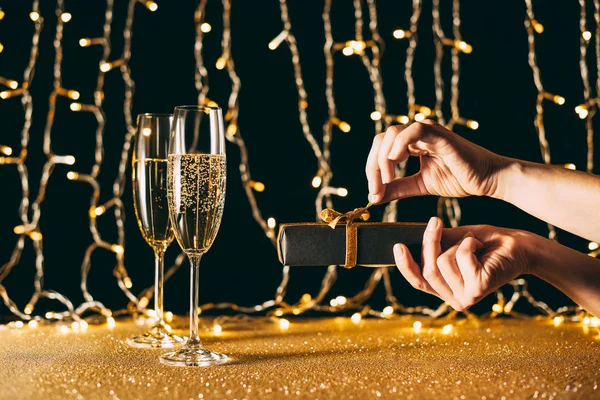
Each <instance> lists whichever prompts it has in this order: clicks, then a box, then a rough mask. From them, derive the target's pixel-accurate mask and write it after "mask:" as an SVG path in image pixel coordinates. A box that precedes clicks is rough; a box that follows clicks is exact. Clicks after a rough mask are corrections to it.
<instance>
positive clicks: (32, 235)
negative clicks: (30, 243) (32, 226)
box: [29, 231, 42, 242]
mask: <svg viewBox="0 0 600 400" xmlns="http://www.w3.org/2000/svg"><path fill="white" fill-rule="evenodd" d="M29 237H30V238H31V240H34V241H36V242H37V241H40V240H42V233H41V232H38V231H33V232H29Z"/></svg>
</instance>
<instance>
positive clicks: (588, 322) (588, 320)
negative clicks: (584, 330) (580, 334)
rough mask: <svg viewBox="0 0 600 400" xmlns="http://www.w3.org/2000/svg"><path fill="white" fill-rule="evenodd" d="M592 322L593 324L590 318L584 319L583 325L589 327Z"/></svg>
mask: <svg viewBox="0 0 600 400" xmlns="http://www.w3.org/2000/svg"><path fill="white" fill-rule="evenodd" d="M590 322H591V321H590V317H584V318H583V320H582V321H581V323H582V324H584V325H589V324H590Z"/></svg>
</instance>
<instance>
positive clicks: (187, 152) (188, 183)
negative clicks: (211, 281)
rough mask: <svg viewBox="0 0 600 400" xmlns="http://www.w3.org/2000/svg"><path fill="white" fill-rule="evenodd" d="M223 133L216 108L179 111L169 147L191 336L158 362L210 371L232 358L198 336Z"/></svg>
mask: <svg viewBox="0 0 600 400" xmlns="http://www.w3.org/2000/svg"><path fill="white" fill-rule="evenodd" d="M226 176H227V168H226V162H225V132H224V129H223V115H222V113H221V109H220V108H218V107H198V106H182V107H176V108H175V112H174V114H173V126H172V128H171V138H170V141H169V155H168V169H167V196H168V200H169V215H170V217H171V224H172V227H173V231H174V233H175V238H176V239H177V242H178V243H179V246H181V248H182V249H183V251H184V252H185V253H186V254H187V256H188V257H189V259H190V264H191V269H190V335H189V339H188V341H187V342H186V344H185V345H184V346H183V347H182V348H181V349H180V350H178V351H174V352H170V353H167V354H164V355H162V356H161V357H160V361H161V362H162V363H164V364H169V365H178V366H209V365H215V364H222V363H224V362H227V361H228V360H229V358H228V357H227V356H225V355H223V354H219V353H215V352H212V351H210V350H207V349H205V348H204V347H203V346H202V342H201V341H200V337H199V336H198V269H199V264H200V259H201V258H202V255H204V253H206V252H207V251H208V249H210V246H211V245H212V243H213V241H214V239H215V237H216V236H217V232H218V230H219V226H220V224H221V216H222V215H223V206H224V204H225V181H226Z"/></svg>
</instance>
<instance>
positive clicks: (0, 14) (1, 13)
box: [0, 10, 4, 20]
mask: <svg viewBox="0 0 600 400" xmlns="http://www.w3.org/2000/svg"><path fill="white" fill-rule="evenodd" d="M3 19H4V11H2V10H0V20H3Z"/></svg>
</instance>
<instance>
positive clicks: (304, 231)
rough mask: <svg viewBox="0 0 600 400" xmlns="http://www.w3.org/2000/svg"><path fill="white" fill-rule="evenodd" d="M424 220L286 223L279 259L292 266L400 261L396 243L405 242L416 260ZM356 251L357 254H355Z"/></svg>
mask: <svg viewBox="0 0 600 400" xmlns="http://www.w3.org/2000/svg"><path fill="white" fill-rule="evenodd" d="M426 226H427V225H426V224H424V223H406V222H392V223H386V222H355V223H351V225H350V230H349V231H348V224H347V223H344V224H337V225H335V226H333V227H332V226H331V225H327V224H325V223H294V224H282V225H281V227H280V230H279V237H278V248H277V250H278V254H279V260H280V261H281V263H282V264H283V265H288V266H323V265H333V264H335V265H342V266H346V267H348V268H351V267H353V266H354V265H361V266H367V267H382V266H393V265H396V263H395V261H394V253H393V247H394V245H395V244H396V243H403V244H405V245H406V246H407V247H408V248H409V250H410V252H411V254H412V256H413V258H414V259H415V261H417V262H419V260H420V257H421V243H422V242H423V233H424V232H425V227H426ZM351 253H354V254H351Z"/></svg>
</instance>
